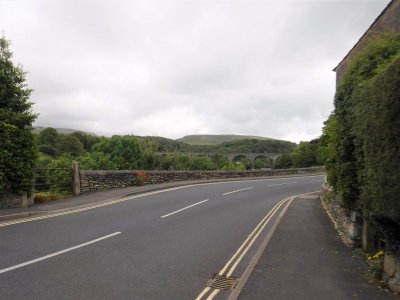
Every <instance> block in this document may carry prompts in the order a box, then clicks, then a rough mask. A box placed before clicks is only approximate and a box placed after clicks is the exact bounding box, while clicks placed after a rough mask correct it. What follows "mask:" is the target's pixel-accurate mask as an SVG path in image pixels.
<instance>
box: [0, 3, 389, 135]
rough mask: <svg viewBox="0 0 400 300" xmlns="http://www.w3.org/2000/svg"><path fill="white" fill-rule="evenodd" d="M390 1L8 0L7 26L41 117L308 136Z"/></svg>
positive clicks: (168, 129) (129, 129)
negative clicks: (351, 55) (340, 74)
mask: <svg viewBox="0 0 400 300" xmlns="http://www.w3.org/2000/svg"><path fill="white" fill-rule="evenodd" d="M387 3H388V0H383V1H374V2H364V1H285V2H278V1H236V2H231V1H129V2H128V1H127V2H124V1H70V2H69V1H53V2H52V1H29V2H22V1H1V2H0V29H3V30H4V31H5V34H6V37H7V38H9V39H10V40H11V41H12V43H13V44H12V50H13V51H14V54H15V60H16V61H18V62H20V63H22V64H23V65H24V68H25V70H27V71H28V72H29V74H28V80H29V85H30V86H31V87H32V88H34V89H35V92H34V94H33V98H32V100H33V101H34V102H35V106H34V108H35V111H36V112H37V113H40V117H39V119H38V121H37V124H38V125H45V126H54V127H71V128H79V129H83V130H87V131H92V132H96V133H98V134H106V135H111V134H128V133H134V134H139V135H149V134H150V135H163V136H166V137H172V138H177V137H180V136H183V135H185V134H195V133H211V134H218V133H237V134H252V135H263V136H270V137H274V138H285V139H290V140H293V141H300V140H305V139H311V138H315V137H317V136H318V135H319V134H320V133H321V128H322V123H323V121H324V120H325V118H326V117H327V116H328V115H329V113H330V111H331V110H332V100H333V94H334V84H335V78H334V73H333V72H332V71H331V70H332V69H333V67H334V66H335V65H336V64H337V63H338V62H339V61H340V60H341V58H342V57H343V56H344V55H345V54H346V53H347V51H348V50H349V49H350V48H351V47H352V46H353V44H354V43H355V42H356V41H357V39H358V38H359V37H360V36H361V35H362V34H363V32H364V31H365V30H366V29H367V28H368V26H369V25H370V24H371V23H372V22H373V20H374V19H375V18H376V17H377V15H378V14H379V13H380V11H381V10H382V9H383V8H384V7H385V5H386V4H387ZM21 20H23V22H22V21H21Z"/></svg>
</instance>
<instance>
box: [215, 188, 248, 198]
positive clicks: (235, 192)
mask: <svg viewBox="0 0 400 300" xmlns="http://www.w3.org/2000/svg"><path fill="white" fill-rule="evenodd" d="M252 188H253V187H248V188H245V189H240V190H236V191H232V192H228V193H224V194H222V196H226V195H229V194H233V193H237V192H241V191H246V190H251V189H252Z"/></svg>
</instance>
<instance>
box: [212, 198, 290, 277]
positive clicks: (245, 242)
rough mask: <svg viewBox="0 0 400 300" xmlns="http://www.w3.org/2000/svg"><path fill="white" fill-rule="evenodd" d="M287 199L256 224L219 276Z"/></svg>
mask: <svg viewBox="0 0 400 300" xmlns="http://www.w3.org/2000/svg"><path fill="white" fill-rule="evenodd" d="M288 199H289V198H285V199H282V200H281V201H279V202H278V203H277V204H276V205H275V206H274V207H273V208H272V209H271V210H270V211H269V212H268V213H267V215H266V216H265V217H264V218H263V219H262V220H261V221H260V223H258V225H257V226H256V228H254V230H253V231H252V232H251V233H250V234H249V236H248V237H247V239H246V240H245V241H244V242H243V244H242V245H241V246H240V247H239V249H238V250H237V251H236V253H235V254H234V255H233V256H232V257H231V259H230V260H229V261H228V262H227V263H226V265H225V266H224V267H223V268H222V270H221V271H219V273H218V274H219V275H223V274H224V272H225V271H226V269H227V268H228V267H229V265H230V264H231V263H232V262H233V260H234V259H235V258H236V256H237V255H239V253H240V252H241V251H242V249H243V248H244V247H245V246H246V244H247V243H248V242H249V240H250V239H251V238H252V237H253V235H254V234H255V233H256V232H257V231H258V229H259V228H260V226H261V225H262V224H263V222H264V221H265V220H266V219H267V218H268V217H269V216H270V215H271V214H272V213H274V212H275V210H276V209H277V208H278V206H280V205H281V204H282V203H283V202H284V201H287V200H288Z"/></svg>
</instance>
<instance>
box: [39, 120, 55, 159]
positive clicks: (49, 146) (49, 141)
mask: <svg viewBox="0 0 400 300" xmlns="http://www.w3.org/2000/svg"><path fill="white" fill-rule="evenodd" d="M58 137H59V135H58V132H57V130H55V129H54V128H51V127H48V128H46V129H44V130H43V131H42V132H40V133H39V151H40V152H42V153H46V154H48V155H51V156H55V155H57V149H56V145H57V141H58Z"/></svg>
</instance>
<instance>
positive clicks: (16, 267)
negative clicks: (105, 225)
mask: <svg viewBox="0 0 400 300" xmlns="http://www.w3.org/2000/svg"><path fill="white" fill-rule="evenodd" d="M118 234H121V232H114V233H112V234H109V235H106V236H103V237H100V238H98V239H95V240H92V241H89V242H86V243H83V244H80V245H77V246H74V247H71V248H67V249H64V250H61V251H58V252H54V253H51V254H49V255H46V256H42V257H39V258H36V259H33V260H30V261H27V262H24V263H22V264H18V265H15V266H12V267H9V268H5V269H1V270H0V274H2V273H6V272H9V271H12V270H15V269H19V268H22V267H25V266H28V265H31V264H34V263H37V262H39V261H42V260H45V259H49V258H51V257H54V256H57V255H60V254H64V253H66V252H69V251H72V250H76V249H78V248H82V247H85V246H88V245H90V244H94V243H97V242H100V241H102V240H104V239H108V238H110V237H113V236H115V235H118Z"/></svg>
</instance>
